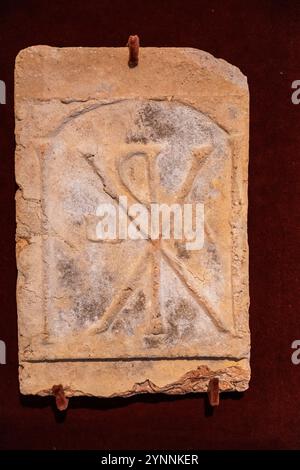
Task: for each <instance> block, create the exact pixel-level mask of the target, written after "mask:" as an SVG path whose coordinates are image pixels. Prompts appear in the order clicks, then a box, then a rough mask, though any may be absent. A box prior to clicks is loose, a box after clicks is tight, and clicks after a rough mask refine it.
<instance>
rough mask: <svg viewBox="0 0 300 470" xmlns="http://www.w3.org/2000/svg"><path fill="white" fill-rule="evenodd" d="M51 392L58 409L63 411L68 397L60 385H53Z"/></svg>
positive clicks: (66, 405)
mask: <svg viewBox="0 0 300 470" xmlns="http://www.w3.org/2000/svg"><path fill="white" fill-rule="evenodd" d="M52 393H53V395H54V396H55V402H56V406H57V409H58V410H59V411H65V410H66V409H67V408H68V405H69V398H67V397H66V395H65V392H64V388H63V386H62V385H53V387H52Z"/></svg>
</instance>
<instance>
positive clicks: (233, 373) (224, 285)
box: [15, 46, 250, 397]
mask: <svg viewBox="0 0 300 470" xmlns="http://www.w3.org/2000/svg"><path fill="white" fill-rule="evenodd" d="M127 61H128V50H127V48H125V47H124V48H62V49H60V48H54V47H48V46H34V47H30V48H28V49H25V50H23V51H21V52H20V53H19V54H18V56H17V59H16V68H15V117H16V131H15V133H16V144H17V145H16V180H17V183H18V186H19V190H18V191H17V193H16V204H17V246H16V251H17V265H18V284H17V303H18V326H19V362H20V388H21V392H22V393H24V394H40V395H47V394H50V393H51V389H52V386H53V385H54V384H58V383H61V384H63V386H64V388H65V389H66V392H67V395H69V396H72V395H92V396H105V397H107V396H117V395H121V396H129V395H132V394H135V393H147V392H149V393H153V392H164V393H170V394H177V393H187V392H197V391H206V390H207V386H208V383H209V380H210V379H211V378H212V377H218V378H219V380H220V388H221V390H223V391H231V390H238V391H243V390H245V389H247V388H248V382H249V378H250V367H249V353H250V336H249V327H248V307H249V297H248V245H247V178H248V127H249V109H248V106H249V94H248V86H247V80H246V77H245V76H244V75H243V74H242V73H241V72H240V70H239V69H237V68H236V67H234V66H232V65H230V64H228V63H226V62H225V61H223V60H221V59H215V58H214V57H212V56H211V55H209V54H208V53H206V52H203V51H199V50H195V49H187V48H182V49H175V48H141V49H140V62H139V65H138V66H137V67H135V68H129V67H128V65H127ZM120 196H126V197H127V200H128V205H129V206H130V205H132V204H135V203H142V204H144V206H145V207H146V209H147V210H149V208H150V204H151V203H153V202H157V203H159V204H163V203H164V204H168V205H171V204H174V203H177V204H190V205H192V206H193V207H194V206H196V205H197V203H201V204H203V206H204V245H203V247H202V248H201V249H194V250H191V249H190V250H189V249H187V245H186V240H183V239H182V240H175V239H174V237H173V238H171V239H170V240H168V239H160V240H156V241H154V239H153V237H152V238H151V235H149V234H148V233H147V236H146V237H144V239H139V240H131V239H123V238H122V237H117V239H116V240H114V241H111V240H105V241H103V240H99V239H98V238H97V233H96V226H97V223H98V221H99V217H98V216H97V208H98V207H99V205H101V204H103V203H104V204H111V205H113V206H114V207H115V208H116V210H117V203H118V198H119V197H120ZM123 209H124V208H123ZM124 215H125V218H126V221H127V223H128V224H130V221H132V217H131V215H130V214H127V213H126V210H124ZM130 217H131V218H130Z"/></svg>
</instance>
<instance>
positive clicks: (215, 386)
mask: <svg viewBox="0 0 300 470" xmlns="http://www.w3.org/2000/svg"><path fill="white" fill-rule="evenodd" d="M207 393H208V400H209V404H210V406H219V403H220V388H219V379H218V378H217V377H214V378H213V379H211V380H210V381H209V384H208V388H207Z"/></svg>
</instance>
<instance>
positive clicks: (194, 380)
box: [15, 46, 250, 397]
mask: <svg viewBox="0 0 300 470" xmlns="http://www.w3.org/2000/svg"><path fill="white" fill-rule="evenodd" d="M39 48H42V49H43V50H44V49H45V48H49V49H52V48H51V47H49V46H33V47H30V48H26V49H23V50H22V51H20V52H19V54H18V56H17V59H16V69H15V76H16V77H17V73H18V71H17V65H18V61H19V59H20V57H22V55H23V53H24V52H25V51H28V50H29V49H31V50H33V49H34V52H36V49H39ZM57 49H58V48H57ZM69 49H72V48H69ZM95 49H96V48H95ZM166 49H167V48H161V50H162V51H163V50H166ZM170 49H175V48H170ZM180 51H181V52H183V53H187V54H189V55H194V56H195V60H196V61H197V60H199V57H200V58H203V56H204V55H206V56H207V57H209V60H213V61H214V62H215V65H216V66H217V65H218V67H217V68H218V71H217V73H219V74H220V75H222V74H223V73H224V75H225V76H226V77H227V79H228V80H230V81H233V82H235V84H237V83H236V81H239V85H240V86H241V88H244V89H245V88H246V90H247V89H248V87H247V79H246V77H244V75H243V74H242V73H241V72H240V70H239V69H238V68H237V67H235V66H233V65H231V64H228V63H227V62H225V61H223V60H222V59H216V58H214V57H213V56H211V55H210V54H208V53H205V52H204V51H200V50H197V49H190V48H186V49H183V48H181V49H180ZM221 64H222V65H221ZM211 70H213V68H212V69H211ZM214 70H215V69H214ZM215 71H216V70H215ZM233 76H234V77H233ZM18 86H20V85H18ZM15 96H16V95H15ZM16 101H17V100H16ZM17 106H18V103H17V102H16V105H15V112H16V116H17ZM16 120H17V117H16ZM245 137H247V136H245ZM19 147H22V145H21V144H20V145H19V146H17V149H16V152H17V151H20V148H19ZM21 151H22V152H23V151H24V150H23V149H21ZM243 158H244V157H243ZM247 158H248V156H247ZM18 165H20V162H18ZM18 165H16V167H17V166H18ZM18 184H19V183H18ZM240 189H241V188H237V190H238V191H237V192H238V193H239V192H240V191H239V190H240ZM22 193H23V188H22V187H21V185H20V184H19V190H18V191H17V193H16V196H17V195H21V196H22V198H23V194H22ZM240 195H241V194H240ZM241 199H242V206H243V207H244V208H246V213H245V212H244V211H243V215H242V217H241V219H240V220H241V221H242V222H245V220H247V219H245V217H246V218H247V188H244V190H243V191H242V197H241ZM24 200H25V201H26V198H25V197H24ZM28 201H29V202H32V203H36V204H39V203H40V200H39V199H34V200H31V201H30V199H29V200H28ZM243 207H242V209H243ZM32 234H33V235H34V230H33V232H32V233H31V234H30V235H32ZM20 241H21V243H23V242H24V243H25V241H26V237H20ZM27 242H28V240H27ZM245 243H246V245H245ZM34 244H35V242H34ZM242 245H243V247H242V248H243V249H244V250H245V249H246V251H247V250H248V246H247V240H246V241H245V240H243V241H242ZM245 247H246V248H245ZM17 248H18V245H17ZM22 248H23V247H22ZM240 248H241V247H240ZM247 254H248V252H247ZM247 254H246V259H245V258H243V263H242V264H243V265H244V266H243V269H242V271H243V273H244V275H245V278H244V279H247V276H248V258H247ZM239 267H240V268H241V266H239ZM20 274H22V269H21V268H20V266H19V263H18V284H20ZM244 300H245V299H244ZM244 308H245V304H243V310H244ZM19 321H20V318H19ZM20 329H21V328H20V326H19V334H20ZM242 329H243V328H242ZM19 338H20V336H19ZM241 362H243V363H244V360H241ZM37 365H38V364H36V366H37ZM65 365H66V363H65V364H64V366H65ZM243 365H244V364H243ZM77 366H79V365H77ZM220 366H221V364H220ZM27 367H28V364H27V363H26V362H22V360H21V357H20V388H21V393H23V394H26V395H27V394H37V395H42V396H44V395H50V394H52V391H51V389H43V390H37V389H36V390H32V391H30V390H28V388H26V386H24V383H23V372H24V368H25V369H26V368H27ZM83 367H84V365H83ZM145 375H146V376H147V373H146V374H145ZM216 376H219V377H220V389H221V390H222V391H244V390H246V389H247V388H248V382H249V379H250V370H249V367H243V366H242V365H241V367H240V366H238V365H235V366H228V365H225V366H224V369H222V367H221V368H220V369H219V370H211V369H210V368H209V367H207V366H199V367H198V368H197V369H191V370H190V371H189V372H187V373H185V374H184V375H183V376H181V377H180V378H178V380H174V381H172V382H171V383H167V384H166V385H164V386H159V385H156V384H155V383H154V382H152V381H151V380H150V379H145V380H144V381H143V382H138V383H135V384H133V386H132V388H129V389H128V390H126V391H119V392H117V393H113V394H109V395H102V394H101V393H97V394H96V395H95V394H90V393H88V392H85V391H81V390H77V389H74V388H73V389H72V388H70V387H68V386H66V389H65V390H66V394H67V395H68V396H75V395H85V396H99V397H101V396H106V397H114V396H123V397H129V396H131V395H135V394H142V393H165V394H184V393H193V392H206V391H207V387H208V382H209V380H210V378H212V377H216ZM239 376H240V377H241V379H240V380H239V379H237V377H239Z"/></svg>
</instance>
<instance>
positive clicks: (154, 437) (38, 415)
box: [0, 0, 300, 449]
mask: <svg viewBox="0 0 300 470" xmlns="http://www.w3.org/2000/svg"><path fill="white" fill-rule="evenodd" d="M135 33H137V34H139V35H140V37H141V44H142V45H143V46H173V47H174V46H175V47H181V46H188V47H196V48H200V49H203V50H206V51H208V52H210V53H212V54H213V55H214V56H216V57H222V58H223V59H225V60H227V61H228V62H230V63H232V64H235V65H237V66H238V67H239V68H240V69H241V70H242V71H243V72H244V74H246V75H247V76H248V80H249V87H250V96H251V120H250V167H249V245H250V295H251V308H250V324H251V331H252V357H251V365H252V380H251V384H250V389H249V391H247V392H246V393H244V394H243V395H242V396H240V395H239V394H229V395H228V396H226V397H224V398H222V401H221V404H220V407H219V408H218V409H217V410H216V411H215V412H214V414H213V415H212V414H211V413H210V412H209V411H208V409H207V406H206V400H205V397H204V396H203V395H194V396H191V395H189V396H186V397H172V398H170V397H165V396H161V395H160V396H140V397H133V398H130V399H111V400H105V399H99V400H97V399H88V398H84V399H73V400H71V403H70V408H69V410H68V413H67V415H66V416H64V415H61V416H58V414H57V413H56V412H55V411H54V408H53V406H52V404H53V399H52V398H45V399H41V398H38V397H32V398H28V397H23V398H21V397H20V395H19V392H18V375H17V372H18V359H17V313H16V302H15V283H16V266H15V252H14V249H15V248H14V232H15V206H14V192H15V189H16V187H15V182H14V112H13V88H14V84H13V73H14V60H15V56H16V55H17V53H18V51H19V50H20V49H23V48H25V47H27V46H31V45H34V44H48V45H53V46H123V45H125V44H126V42H127V37H128V35H129V34H135ZM0 41H1V46H0V79H2V80H4V81H5V82H6V86H7V104H6V105H0V120H1V121H0V122H1V126H0V217H1V219H0V220H1V234H0V251H1V259H0V262H1V266H0V302H1V303H0V305H1V315H0V339H2V340H4V341H5V342H6V344H7V364H6V365H0V381H1V382H0V448H1V449H14V448H22V449H117V448H118V449H139V448H142V449H153V448H156V449H172V448H173V449H291V448H293V449H295V448H300V408H299V403H298V400H299V385H300V365H299V366H295V365H293V364H292V363H291V353H292V349H291V343H292V341H293V340H294V339H300V319H299V244H298V239H299V223H298V226H297V224H296V216H297V215H298V216H299V211H298V206H299V202H300V198H299V189H298V188H299V173H300V166H299V152H300V132H299V117H300V105H299V106H295V105H293V104H292V102H291V92H292V90H291V83H292V81H294V80H297V79H299V80H300V66H299V57H300V2H299V1H297V0H294V1H292V0H291V1H288V0H282V1H275V0H273V1H266V0H251V1H250V0H249V1H245V0H244V1H242V0H239V1H237V0H221V1H216V0H210V1H206V0H205V1H204V0H203V1H202V0H198V1H197V0H196V1H191V0H184V1H175V0H174V1H171V0H170V1H166V0H158V1H157V0H149V1H148V0H139V1H136V0H130V1H125V0H123V1H121V0H118V1H114V0H99V1H89V0H83V1H74V0H73V1H69V2H68V1H62V0H56V1H37V0H28V1H12V0H9V1H4V0H2V1H1V3H0ZM74 80H76V77H74ZM298 220H299V219H298ZM297 244H298V247H297Z"/></svg>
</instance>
